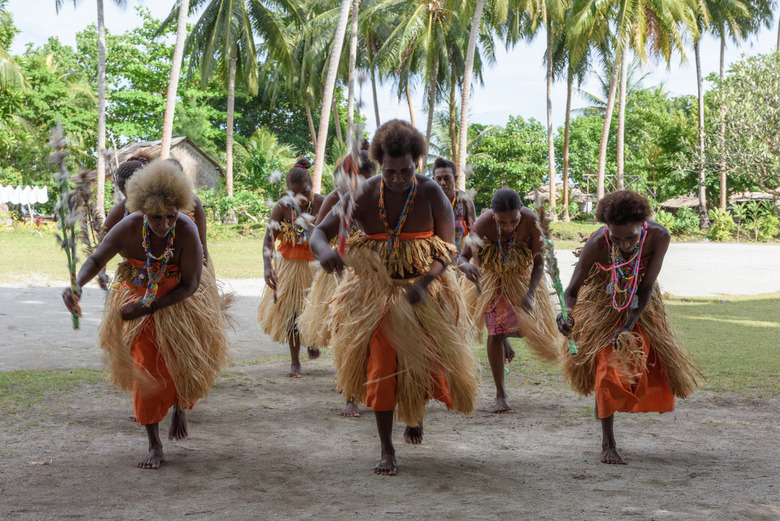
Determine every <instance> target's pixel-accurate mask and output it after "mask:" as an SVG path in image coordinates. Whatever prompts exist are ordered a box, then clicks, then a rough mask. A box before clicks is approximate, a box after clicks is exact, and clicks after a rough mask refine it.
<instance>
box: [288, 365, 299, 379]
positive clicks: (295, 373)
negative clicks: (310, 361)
mask: <svg viewBox="0 0 780 521" xmlns="http://www.w3.org/2000/svg"><path fill="white" fill-rule="evenodd" d="M287 378H301V364H291V365H290V370H289V371H287Z"/></svg>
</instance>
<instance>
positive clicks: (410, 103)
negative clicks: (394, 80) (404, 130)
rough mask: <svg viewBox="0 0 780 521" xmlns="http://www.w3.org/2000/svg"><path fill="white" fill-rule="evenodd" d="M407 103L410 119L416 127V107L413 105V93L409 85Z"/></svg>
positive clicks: (407, 85) (407, 86) (407, 87)
mask: <svg viewBox="0 0 780 521" xmlns="http://www.w3.org/2000/svg"><path fill="white" fill-rule="evenodd" d="M406 102H407V103H408V104H409V119H410V120H411V122H412V126H413V127H416V126H417V123H415V122H414V105H412V93H411V91H410V90H409V83H408V82H407V84H406Z"/></svg>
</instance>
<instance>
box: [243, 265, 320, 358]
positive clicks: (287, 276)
mask: <svg viewBox="0 0 780 521" xmlns="http://www.w3.org/2000/svg"><path fill="white" fill-rule="evenodd" d="M274 263H275V264H276V270H275V271H276V278H277V279H276V290H277V291H276V302H274V292H273V290H271V288H269V287H268V286H266V287H265V288H264V289H263V295H262V297H261V300H260V306H259V307H258V308H257V322H258V323H259V324H260V326H261V327H262V328H263V331H264V332H265V334H266V335H268V336H269V337H271V340H273V341H274V342H277V343H279V344H286V343H287V342H288V341H289V339H290V338H291V336H292V335H293V333H295V332H296V331H297V325H296V321H297V319H298V316H299V315H300V314H301V312H302V311H303V305H304V300H305V298H306V295H307V294H308V292H309V288H310V287H311V283H312V279H313V278H314V269H315V263H314V262H312V261H309V260H304V259H286V258H284V257H277V258H276V259H275V260H274ZM301 345H303V346H304V347H312V346H311V345H310V344H303V343H302V344H301Z"/></svg>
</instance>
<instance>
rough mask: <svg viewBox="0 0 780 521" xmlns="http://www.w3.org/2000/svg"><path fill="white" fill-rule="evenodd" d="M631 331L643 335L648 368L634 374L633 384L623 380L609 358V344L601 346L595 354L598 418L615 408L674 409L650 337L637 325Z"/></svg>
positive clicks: (610, 350)
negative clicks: (638, 373)
mask: <svg viewBox="0 0 780 521" xmlns="http://www.w3.org/2000/svg"><path fill="white" fill-rule="evenodd" d="M634 332H635V333H638V334H640V335H641V336H642V341H643V342H642V343H643V345H644V351H645V354H647V371H645V372H642V373H641V374H640V375H639V376H637V377H636V383H634V384H633V385H631V384H629V383H626V382H625V381H624V378H623V375H622V374H621V373H620V371H618V370H617V369H616V368H615V367H614V366H613V365H611V364H610V359H611V357H612V355H613V353H614V349H613V347H612V346H607V347H605V348H604V349H601V350H600V351H599V352H598V354H597V355H596V386H595V391H596V405H597V407H598V414H599V418H609V417H610V416H612V415H613V414H614V413H615V412H658V413H664V412H670V411H673V410H674V396H673V395H672V393H671V392H670V391H669V387H668V386H667V385H666V379H665V375H664V368H663V365H662V364H661V361H660V360H659V359H658V356H657V355H656V352H655V350H654V349H653V348H652V347H651V346H650V341H649V339H648V338H647V336H646V335H645V333H644V331H642V329H641V328H639V326H636V327H634Z"/></svg>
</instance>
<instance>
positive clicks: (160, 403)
mask: <svg viewBox="0 0 780 521" xmlns="http://www.w3.org/2000/svg"><path fill="white" fill-rule="evenodd" d="M126 260H127V262H128V263H130V264H132V265H133V266H136V267H138V268H142V267H143V266H144V263H143V262H141V261H139V260H137V259H130V258H128V259H126ZM175 271H179V267H178V266H174V265H171V264H169V265H168V266H166V273H170V272H175ZM132 282H134V281H130V280H126V281H124V283H123V284H124V285H125V286H126V287H127V288H129V289H130V290H131V291H134V292H135V294H136V295H140V296H143V294H144V293H145V292H146V286H145V285H143V284H142V285H140V286H137V287H136V286H134V285H133V284H132ZM178 285H179V281H178V280H176V278H174V277H163V278H162V279H161V280H160V282H159V285H158V288H157V298H160V297H162V296H163V295H165V294H167V293H169V292H170V291H171V290H173V289H174V288H175V287H176V286H178ZM155 338H156V334H155V329H154V315H151V316H150V317H149V318H148V319H147V320H146V323H145V324H144V326H143V329H142V330H141V333H140V334H139V335H138V337H137V338H136V339H135V341H134V342H133V345H132V347H131V348H130V353H131V355H132V357H133V360H134V361H135V363H137V364H138V365H139V366H140V367H143V369H144V373H146V376H147V377H150V378H152V379H153V380H154V383H155V385H154V386H153V387H152V388H149V387H148V385H141V383H140V382H139V381H138V380H136V381H135V382H133V412H134V413H135V419H136V421H137V422H138V423H139V424H140V425H149V424H152V423H159V422H161V421H162V420H163V419H164V418H165V415H166V414H167V413H168V409H170V408H171V407H173V406H174V405H176V402H177V397H176V386H175V385H174V383H173V379H172V378H171V375H170V374H169V373H168V367H167V366H166V365H165V361H164V360H163V358H162V356H161V355H160V352H159V351H158V349H157V341H156V340H155ZM192 405H193V404H190V405H189V406H190V407H191V406H192Z"/></svg>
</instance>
